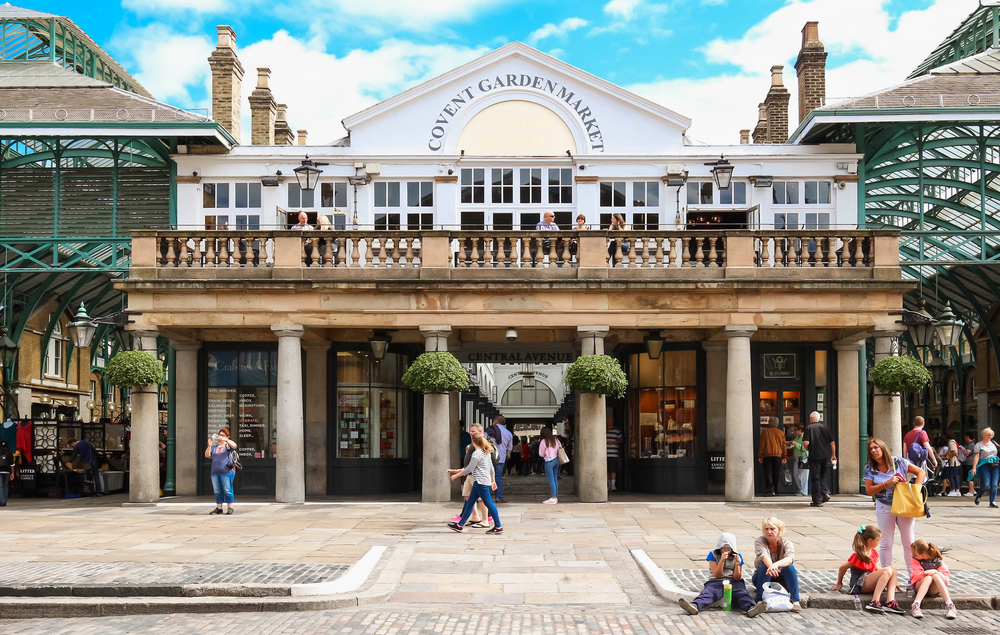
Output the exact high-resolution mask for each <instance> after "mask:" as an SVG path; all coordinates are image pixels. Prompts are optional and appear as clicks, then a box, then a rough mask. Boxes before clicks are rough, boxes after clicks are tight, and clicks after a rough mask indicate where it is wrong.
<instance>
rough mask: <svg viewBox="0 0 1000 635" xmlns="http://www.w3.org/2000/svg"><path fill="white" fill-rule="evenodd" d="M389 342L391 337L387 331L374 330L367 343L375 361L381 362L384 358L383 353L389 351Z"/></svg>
mask: <svg viewBox="0 0 1000 635" xmlns="http://www.w3.org/2000/svg"><path fill="white" fill-rule="evenodd" d="M391 341H392V337H390V336H389V331H387V330H385V329H375V334H374V335H372V336H371V337H369V338H368V343H369V344H370V345H371V347H372V356H373V357H374V358H375V361H377V362H380V361H382V358H383V357H385V352H386V351H387V350H388V349H389V342H391Z"/></svg>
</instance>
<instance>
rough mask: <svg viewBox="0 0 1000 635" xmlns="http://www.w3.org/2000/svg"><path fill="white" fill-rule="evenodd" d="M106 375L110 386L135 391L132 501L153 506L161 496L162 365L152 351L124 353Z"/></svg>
mask: <svg viewBox="0 0 1000 635" xmlns="http://www.w3.org/2000/svg"><path fill="white" fill-rule="evenodd" d="M153 341H155V340H153ZM104 374H105V377H106V378H107V380H108V383H110V384H111V385H113V386H128V387H130V388H132V436H131V441H130V442H129V487H128V499H129V502H130V503H142V504H154V503H156V501H157V500H158V499H159V497H160V456H159V452H160V445H159V441H160V426H159V419H158V417H157V402H158V401H159V399H158V393H159V384H161V383H163V362H161V361H160V360H159V359H157V358H156V356H155V355H153V354H152V353H151V352H149V351H141V350H139V351H122V352H120V353H118V354H117V355H115V356H114V357H112V358H111V359H110V360H109V361H108V363H107V366H105V368H104Z"/></svg>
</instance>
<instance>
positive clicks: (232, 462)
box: [226, 450, 243, 472]
mask: <svg viewBox="0 0 1000 635" xmlns="http://www.w3.org/2000/svg"><path fill="white" fill-rule="evenodd" d="M226 467H227V468H229V469H233V468H234V467H235V468H236V471H237V472H239V471H240V470H242V469H243V462H242V461H240V453H239V452H237V451H236V450H230V451H229V462H228V463H226Z"/></svg>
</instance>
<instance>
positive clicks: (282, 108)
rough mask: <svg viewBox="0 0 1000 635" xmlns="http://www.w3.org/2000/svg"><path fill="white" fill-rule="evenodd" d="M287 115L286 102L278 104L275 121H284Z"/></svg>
mask: <svg viewBox="0 0 1000 635" xmlns="http://www.w3.org/2000/svg"><path fill="white" fill-rule="evenodd" d="M287 117H288V104H278V114H277V116H276V121H286V120H287Z"/></svg>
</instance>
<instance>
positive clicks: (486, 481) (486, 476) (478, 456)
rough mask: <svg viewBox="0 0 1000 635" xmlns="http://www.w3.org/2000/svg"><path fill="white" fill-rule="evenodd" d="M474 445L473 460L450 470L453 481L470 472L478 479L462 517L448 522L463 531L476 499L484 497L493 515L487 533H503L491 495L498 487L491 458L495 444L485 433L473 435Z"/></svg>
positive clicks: (456, 529)
mask: <svg viewBox="0 0 1000 635" xmlns="http://www.w3.org/2000/svg"><path fill="white" fill-rule="evenodd" d="M472 445H473V446H475V448H476V450H475V451H474V452H473V453H472V460H471V461H469V464H468V465H466V466H465V468H463V469H461V470H448V473H449V474H451V480H453V481H454V480H455V479H457V478H461V477H463V476H466V475H469V474H472V477H473V478H474V479H475V481H476V482H475V483H473V484H472V493H470V494H469V498H468V500H466V501H465V507H464V508H463V509H462V517H461V518H460V519H459V521H458V522H457V523H448V527H449V528H450V529H451V530H452V531H457V532H460V533H461V531H462V530H463V529H465V523H466V521H467V520H469V516H471V515H472V509H473V507H475V505H476V501H478V500H479V499H482V501H483V502H484V503H486V508H487V509H488V510H489V511H490V514H491V515H492V516H493V529H490V530H487V532H486V533H488V534H491V535H494V536H498V535H500V534H502V533H503V527H501V526H500V514H498V513H497V508H496V505H494V504H493V497H492V496H490V491H491V490H495V489H496V488H497V484H496V480H495V475H496V470H494V469H493V461H491V460H490V455H491V454H492V453H493V446H492V445H491V444H490V442H489V440H488V439H487V438H486V437H485V436H483V435H477V436H475V437H472Z"/></svg>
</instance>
